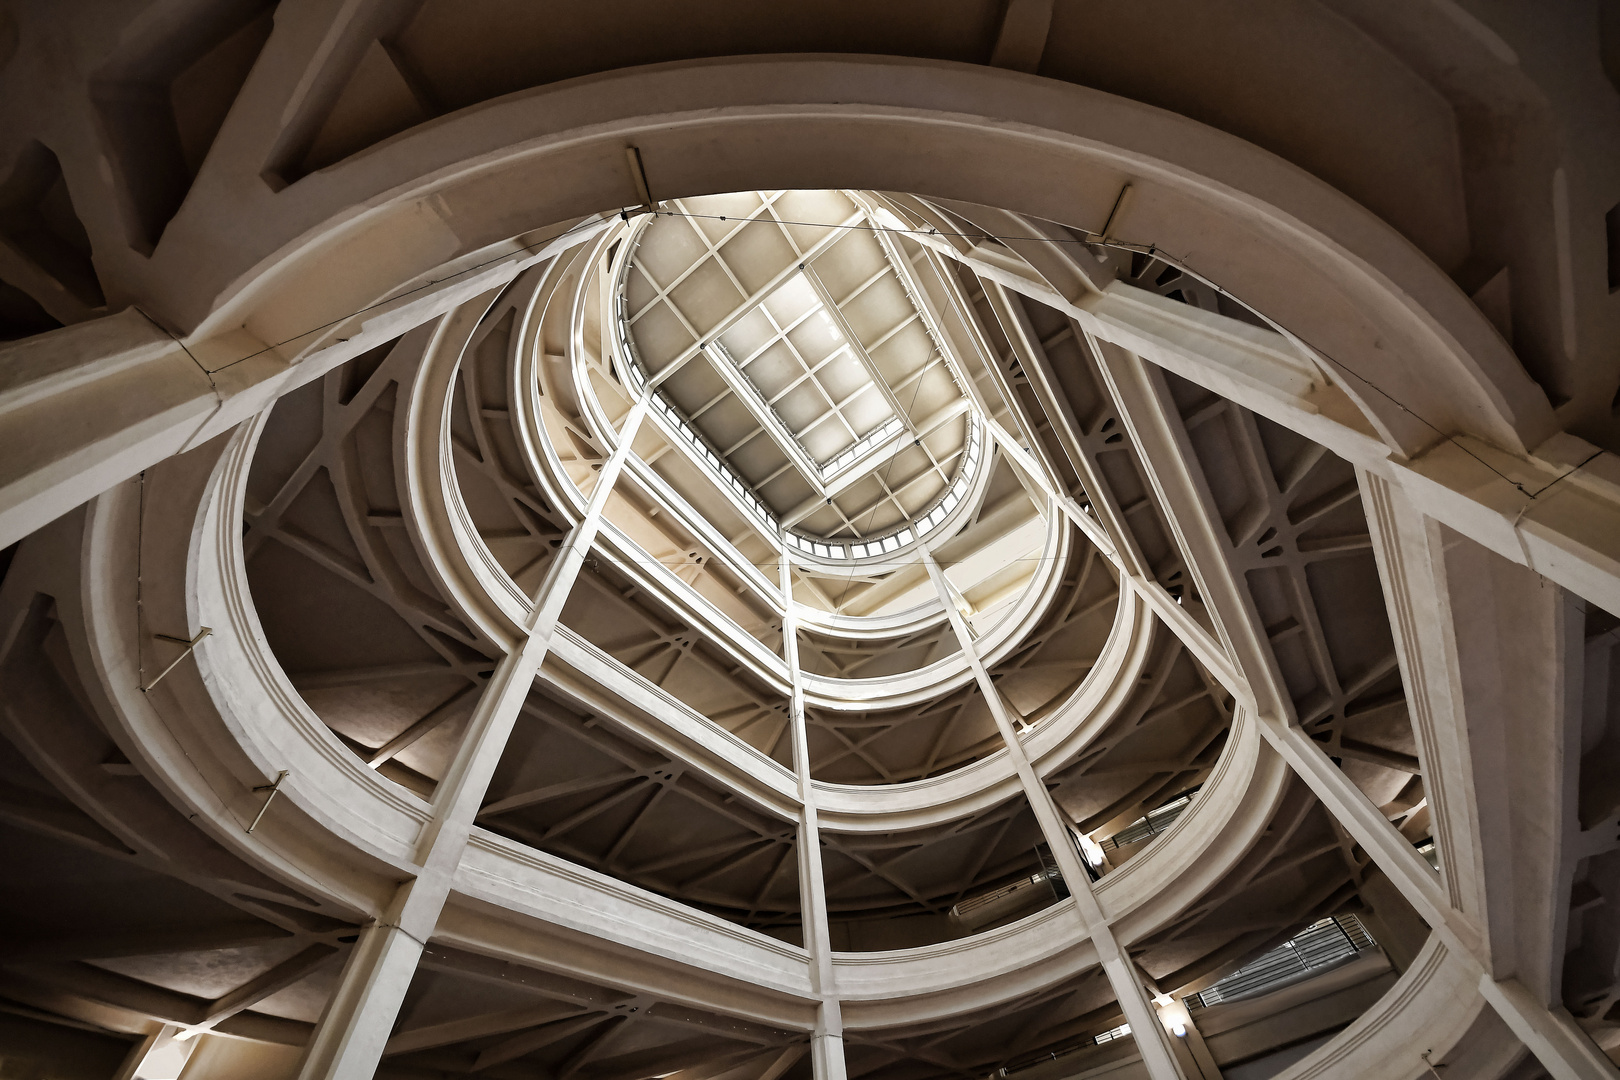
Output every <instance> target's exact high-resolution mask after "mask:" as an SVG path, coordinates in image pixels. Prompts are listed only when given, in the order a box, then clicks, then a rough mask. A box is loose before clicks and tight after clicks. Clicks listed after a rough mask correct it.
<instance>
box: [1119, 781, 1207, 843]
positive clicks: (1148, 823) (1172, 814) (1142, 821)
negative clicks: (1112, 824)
mask: <svg viewBox="0 0 1620 1080" xmlns="http://www.w3.org/2000/svg"><path fill="white" fill-rule="evenodd" d="M1197 793H1198V789H1197V788H1194V789H1193V790H1192V791H1189V792H1187V793H1186V794H1185V795H1182V796H1180V797H1179V798H1175V799H1171V800H1170V801H1169V802H1167V803H1165V804H1164V805H1163V806H1161V807H1159V808H1158V809H1157V810H1150V811H1149V812H1148V814H1147V816H1146V817H1140V818H1137V819H1136V820H1135V821H1133V822H1132V823H1131V824H1129V825H1127V826H1125V828H1123V829H1121V830H1119V832H1117V833H1115V834H1114V835H1113V836H1110V837H1108V838H1107V839H1106V840H1103V841H1102V842H1101V843H1100V844H1099V845H1098V846H1100V847H1104V848H1118V847H1123V846H1125V845H1126V844H1136V843H1140V842H1141V841H1143V840H1150V839H1152V838H1153V837H1155V836H1158V835H1159V834H1160V833H1162V832H1165V831H1166V830H1168V829H1169V828H1170V826H1171V825H1174V824H1175V822H1176V818H1178V817H1180V816H1181V812H1182V811H1183V810H1185V809H1187V807H1188V806H1190V805H1192V800H1193V796H1194V795H1196V794H1197Z"/></svg>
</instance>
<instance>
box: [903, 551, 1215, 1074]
mask: <svg viewBox="0 0 1620 1080" xmlns="http://www.w3.org/2000/svg"><path fill="white" fill-rule="evenodd" d="M921 552H922V556H921V557H922V562H923V565H924V566H925V567H926V568H927V570H928V576H929V578H930V580H932V581H933V583H934V590H935V591H936V592H937V593H938V594H939V602H940V605H941V606H942V607H943V608H944V609H945V614H946V616H947V617H948V618H949V619H950V622H951V629H952V630H954V631H955V632H956V640H957V642H958V643H959V644H960V645H961V647H962V655H963V656H964V657H965V658H966V659H967V662H968V666H969V667H970V668H972V669H973V677H974V679H975V680H976V681H977V682H978V685H979V692H980V693H981V694H983V695H984V699H985V702H986V703H987V704H988V705H989V706H990V715H991V716H992V717H994V719H995V722H996V728H997V730H998V731H1000V732H1001V739H1002V742H1003V743H1004V744H1005V745H1006V747H1007V753H1008V755H1009V757H1011V759H1012V763H1013V768H1014V770H1015V771H1016V772H1017V774H1018V780H1019V783H1020V784H1021V785H1022V786H1023V789H1024V796H1025V798H1027V799H1028V800H1029V805H1030V808H1031V809H1032V810H1033V811H1034V813H1035V820H1036V821H1037V822H1038V823H1039V824H1040V827H1041V835H1042V836H1044V837H1045V838H1046V844H1047V846H1048V847H1049V848H1051V849H1052V855H1053V857H1054V858H1055V859H1056V860H1057V864H1058V869H1059V870H1060V871H1061V872H1062V874H1063V881H1064V883H1065V884H1067V885H1068V887H1069V893H1070V895H1071V896H1073V897H1074V901H1075V910H1076V911H1077V912H1078V913H1079V916H1080V919H1081V921H1082V922H1083V923H1084V924H1085V927H1086V931H1087V933H1088V934H1090V936H1091V941H1092V944H1093V945H1095V946H1096V949H1097V955H1098V957H1099V958H1101V960H1102V965H1103V971H1104V972H1105V973H1106V974H1107V975H1108V982H1109V985H1111V986H1112V987H1113V988H1114V995H1115V997H1117V998H1118V999H1119V1003H1120V1006H1121V1007H1122V1008H1123V1009H1124V1010H1125V1019H1126V1022H1127V1023H1129V1024H1130V1025H1131V1037H1132V1038H1134V1039H1135V1040H1136V1045H1137V1048H1138V1049H1139V1050H1140V1051H1141V1054H1142V1061H1143V1063H1144V1064H1146V1065H1147V1069H1148V1075H1149V1076H1151V1077H1152V1078H1153V1080H1188V1078H1187V1076H1186V1074H1185V1073H1184V1072H1183V1070H1182V1068H1181V1064H1180V1062H1179V1061H1177V1060H1176V1053H1175V1048H1174V1047H1173V1046H1172V1045H1171V1042H1170V1040H1171V1039H1172V1038H1174V1036H1172V1035H1170V1034H1169V1032H1167V1031H1166V1030H1165V1028H1164V1025H1163V1024H1161V1023H1160V1022H1159V1016H1158V1012H1157V1011H1156V1010H1155V1009H1154V1007H1153V1003H1152V1001H1151V1000H1150V999H1149V997H1148V994H1147V991H1146V989H1145V988H1144V987H1143V985H1142V976H1141V973H1140V972H1138V971H1137V970H1136V964H1135V963H1134V962H1133V961H1132V960H1131V957H1130V954H1129V953H1127V952H1126V951H1125V950H1124V949H1122V948H1120V946H1119V942H1118V941H1117V940H1116V939H1115V937H1114V932H1113V930H1112V928H1111V927H1110V926H1109V925H1108V919H1107V916H1105V915H1104V914H1103V910H1102V905H1101V904H1099V903H1098V902H1097V896H1096V894H1095V893H1093V892H1092V890H1091V875H1090V874H1088V873H1086V870H1085V867H1084V865H1083V864H1082V863H1081V861H1080V849H1079V847H1078V846H1077V844H1076V842H1075V839H1074V834H1073V832H1071V831H1070V828H1069V825H1068V823H1067V822H1065V821H1064V820H1063V816H1062V814H1061V813H1060V812H1059V810H1058V807H1057V803H1056V802H1055V801H1054V800H1053V798H1052V794H1051V792H1049V791H1047V790H1046V785H1045V784H1043V783H1042V782H1041V779H1040V777H1039V776H1037V775H1036V773H1035V767H1034V766H1033V765H1032V764H1030V760H1029V755H1028V754H1026V753H1025V752H1024V746H1023V744H1022V743H1021V742H1019V741H1018V732H1017V730H1016V728H1015V726H1014V724H1013V715H1012V709H1011V707H1010V706H1009V705H1008V704H1007V702H1006V700H1005V699H1004V698H1002V696H1001V693H1000V691H998V690H997V689H996V687H995V683H993V682H992V681H991V679H990V673H989V671H988V670H986V668H985V666H984V662H983V661H982V660H981V659H980V658H979V653H978V649H977V648H976V647H975V646H974V642H973V635H972V633H971V632H970V631H969V630H968V625H967V621H966V620H965V619H963V618H962V613H961V611H960V610H958V608H957V606H956V603H955V601H954V599H953V598H952V596H951V591H950V586H949V585H948V584H947V583H946V581H945V572H944V571H943V570H941V569H940V566H939V563H938V561H936V560H935V558H934V555H933V552H931V551H929V550H928V549H927V547H926V546H925V547H923V548H922V549H921Z"/></svg>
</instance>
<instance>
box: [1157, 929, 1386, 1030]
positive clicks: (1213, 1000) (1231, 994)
mask: <svg viewBox="0 0 1620 1080" xmlns="http://www.w3.org/2000/svg"><path fill="white" fill-rule="evenodd" d="M1376 944H1377V942H1375V941H1374V940H1373V939H1372V935H1371V934H1369V933H1367V928H1366V927H1364V926H1362V925H1361V920H1360V919H1358V918H1356V917H1355V916H1354V915H1336V916H1334V917H1333V918H1331V919H1323V920H1322V921H1321V922H1317V923H1313V924H1311V925H1310V926H1308V927H1306V928H1305V930H1303V931H1301V932H1300V933H1299V934H1296V935H1295V936H1294V937H1293V938H1291V939H1289V940H1288V941H1285V942H1283V943H1282V944H1281V945H1279V946H1277V947H1276V948H1275V949H1272V950H1271V951H1270V952H1268V953H1266V954H1264V955H1263V956H1261V957H1260V958H1259V959H1258V960H1255V961H1253V962H1251V963H1248V964H1245V965H1243V966H1242V967H1240V968H1238V969H1237V970H1236V971H1234V972H1232V974H1230V975H1228V976H1227V977H1226V978H1224V979H1222V980H1221V981H1220V982H1218V983H1216V984H1215V985H1214V986H1211V987H1209V988H1208V989H1206V990H1203V991H1202V992H1200V993H1197V994H1192V995H1190V996H1188V997H1185V998H1183V999H1182V1000H1183V1001H1184V1002H1185V1003H1186V1004H1187V1006H1188V1008H1193V1009H1202V1008H1208V1007H1209V1006H1211V1005H1215V1004H1218V1003H1219V1002H1222V1001H1234V1000H1236V999H1238V998H1246V997H1255V996H1257V995H1259V994H1263V993H1267V992H1269V991H1271V990H1274V989H1278V988H1280V987H1281V986H1283V985H1285V984H1287V983H1291V982H1297V981H1299V980H1300V979H1301V978H1302V977H1305V976H1308V975H1310V974H1311V973H1313V972H1318V971H1323V970H1326V969H1327V968H1331V967H1337V966H1338V965H1339V964H1341V963H1343V962H1344V961H1346V960H1349V959H1351V958H1352V957H1354V956H1355V955H1356V954H1357V953H1358V952H1360V951H1361V950H1362V949H1370V948H1372V947H1373V946H1374V945H1376Z"/></svg>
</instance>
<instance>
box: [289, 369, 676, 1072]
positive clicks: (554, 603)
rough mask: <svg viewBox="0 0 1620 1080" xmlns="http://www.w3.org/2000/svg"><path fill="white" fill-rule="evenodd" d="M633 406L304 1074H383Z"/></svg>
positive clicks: (591, 534)
mask: <svg viewBox="0 0 1620 1080" xmlns="http://www.w3.org/2000/svg"><path fill="white" fill-rule="evenodd" d="M648 404H649V395H648V394H646V393H644V394H643V395H642V396H641V398H640V399H639V400H638V401H637V402H636V404H635V405H634V406H632V408H631V410H630V412H629V414H628V415H627V416H626V417H625V420H624V423H623V425H622V426H621V428H620V431H619V444H618V446H617V447H615V448H614V451H613V453H612V454H611V455H610V456H609V457H608V460H607V461H606V462H605V463H604V464H603V466H602V468H601V470H600V471H599V472H598V474H597V479H596V487H595V488H594V489H592V491H591V497H590V501H589V502H588V503H587V505H586V510H585V515H584V517H583V518H581V519H580V522H579V524H578V525H575V526H574V528H573V529H572V530H571V531H570V532H569V534H568V537H567V539H565V540H564V542H563V545H562V547H561V548H560V549H559V550H558V552H557V555H556V557H555V558H553V559H552V562H551V567H550V569H549V570H548V571H547V572H546V576H545V579H544V580H543V581H542V582H541V584H540V589H539V591H538V593H537V594H536V596H535V604H534V610H533V613H532V615H531V616H530V619H529V623H528V626H527V627H526V630H527V634H526V636H525V637H524V639H523V641H522V642H520V643H519V644H518V645H517V646H516V647H515V648H513V650H512V651H511V652H509V653H508V654H507V655H506V656H505V657H504V658H503V659H502V660H501V662H500V664H499V665H498V666H497V667H496V669H495V673H494V675H493V676H491V678H490V681H489V685H488V686H486V687H485V688H484V692H483V694H482V695H481V696H480V697H479V700H478V706H477V708H476V709H475V710H474V712H473V716H472V719H471V721H470V722H469V723H468V725H467V732H466V734H465V735H464V736H463V738H462V741H461V746H460V748H459V749H458V750H457V752H456V756H455V758H454V759H453V760H452V761H451V763H450V767H449V768H448V769H447V770H446V772H445V775H444V777H443V779H441V780H440V781H439V784H438V787H437V788H436V789H435V790H434V795H433V817H432V819H431V820H430V821H429V822H428V825H427V827H426V828H425V829H424V830H423V831H422V835H421V837H420V838H419V839H418V841H417V850H416V861H417V864H418V865H419V866H420V867H421V869H420V871H419V872H418V874H417V876H416V877H414V878H412V879H411V880H410V881H408V882H406V883H405V884H403V885H401V886H400V888H399V891H398V892H397V893H396V894H395V896H394V899H393V901H392V903H390V904H389V906H388V908H387V909H386V910H385V911H384V912H383V914H382V917H381V919H380V920H379V922H378V923H377V924H376V925H374V926H370V927H368V928H366V930H365V931H364V932H362V934H361V937H360V941H359V942H358V943H357V944H356V945H355V948H354V952H353V955H351V956H350V958H349V962H348V964H347V965H346V966H345V967H344V970H343V978H342V980H341V981H340V982H339V984H338V989H337V992H336V993H335V994H334V996H333V998H332V1001H331V1002H330V1003H329V1004H328V1005H327V1009H326V1012H325V1014H324V1015H322V1017H321V1021H320V1023H319V1024H318V1025H317V1026H316V1029H315V1036H314V1038H313V1039H312V1040H311V1042H310V1046H309V1049H308V1050H307V1051H306V1053H305V1056H304V1062H303V1066H302V1068H301V1070H300V1072H299V1080H361V1078H369V1077H370V1076H372V1074H373V1073H375V1072H376V1069H377V1063H378V1062H379V1061H380V1060H381V1059H382V1052H383V1047H384V1045H385V1044H386V1043H387V1041H388V1033H389V1031H390V1030H391V1029H392V1027H393V1024H394V1019H395V1017H396V1016H397V1015H398V1014H399V1008H400V1005H401V1003H402V1002H403V1001H404V998H405V992H406V990H407V989H408V988H409V987H410V984H411V978H412V977H413V976H414V974H415V972H416V962H417V960H418V958H419V957H420V956H421V955H422V950H423V948H424V947H425V946H426V944H427V941H428V938H429V937H430V936H431V935H432V933H433V929H434V927H435V926H436V925H437V924H438V920H439V914H440V912H442V911H443V910H444V904H445V900H446V899H447V898H448V897H449V895H450V887H451V884H452V883H453V882H454V880H455V874H456V869H457V867H458V866H459V865H460V863H461V856H462V853H463V852H464V851H465V850H466V847H467V841H468V838H469V837H470V836H471V834H472V828H473V822H474V819H475V818H476V817H477V816H478V809H479V807H480V806H481V805H482V804H483V801H484V795H485V793H486V792H487V791H488V789H489V782H490V779H491V778H492V777H493V776H494V775H495V767H496V766H497V765H498V764H499V763H500V759H501V755H502V753H504V752H505V749H506V742H507V739H508V738H509V737H510V736H511V734H512V728H513V726H514V725H515V724H516V723H517V718H518V715H519V714H520V713H521V712H522V709H523V703H524V701H525V700H526V699H527V698H528V695H529V689H530V687H532V686H533V684H534V677H535V675H536V674H537V673H538V672H539V670H540V665H541V663H542V662H543V661H544V660H545V657H546V652H547V651H548V650H549V648H550V646H551V639H552V637H553V635H554V634H555V632H556V629H557V620H558V617H559V616H560V615H561V614H562V609H563V605H564V604H565V603H566V602H567V601H568V594H569V592H570V591H571V590H572V589H573V585H574V582H575V580H577V579H578V577H579V571H580V569H581V568H582V567H583V566H584V564H585V558H586V556H587V555H588V554H589V553H590V549H591V546H592V545H593V544H594V543H595V541H596V535H597V533H598V531H599V530H600V528H601V524H602V514H603V512H604V511H605V510H606V508H607V502H608V497H609V496H610V495H611V494H612V492H613V487H614V485H615V484H616V483H617V481H618V478H619V474H620V473H621V472H622V471H623V469H624V463H625V461H626V459H627V458H628V457H629V455H630V452H631V445H632V443H634V441H635V437H636V432H637V431H638V430H639V428H640V426H641V421H642V419H643V418H644V417H645V416H646V415H647V407H648Z"/></svg>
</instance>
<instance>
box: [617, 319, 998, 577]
mask: <svg viewBox="0 0 1620 1080" xmlns="http://www.w3.org/2000/svg"><path fill="white" fill-rule="evenodd" d="M618 307H619V334H618V338H619V346H620V349H621V352H620V356H621V358H622V361H623V362H622V364H621V365H620V366H621V367H622V369H623V373H624V375H625V378H626V380H627V381H628V382H629V383H630V386H631V388H632V389H634V390H637V391H640V390H641V389H642V388H643V387H645V386H646V385H647V378H646V374H645V373H644V372H643V371H642V370H641V361H640V357H639V356H638V354H637V352H636V347H635V344H634V343H633V342H632V341H631V340H630V334H629V330H628V327H629V319H628V318H627V313H628V311H629V302H628V300H627V299H626V297H625V293H624V290H623V288H622V287H621V288H620V290H619V296H618ZM652 406H653V407H654V408H655V409H657V410H658V412H659V414H660V415H661V416H663V417H664V420H665V422H666V423H668V425H669V426H670V428H671V429H672V430H673V431H675V432H676V433H677V434H678V435H680V436H681V439H682V441H683V442H685V443H686V444H687V446H688V447H689V448H690V449H691V450H692V452H693V456H694V457H696V458H697V459H698V460H700V461H703V462H705V463H707V464H708V466H709V468H710V470H711V471H712V472H713V473H714V475H715V476H716V477H717V478H718V479H719V480H720V482H721V484H722V485H723V486H724V487H725V488H727V489H728V490H729V491H731V493H732V494H734V495H735V496H736V497H737V499H738V500H739V501H740V502H741V503H742V505H743V506H744V507H746V508H747V509H748V511H749V512H750V513H751V514H752V515H753V516H754V517H755V518H756V519H757V520H758V521H759V522H760V523H761V524H762V525H764V526H765V527H766V529H768V530H769V531H770V532H772V533H777V532H779V531H780V532H781V534H782V535H783V537H784V539H785V540H786V541H787V543H788V545H789V546H791V547H793V548H796V549H798V550H799V551H802V552H804V553H805V554H807V555H813V556H815V557H816V558H820V559H849V558H855V559H869V558H875V557H878V556H882V555H888V554H891V553H893V552H896V551H899V550H900V549H901V548H903V547H905V546H906V545H907V544H910V543H912V542H913V541H914V540H916V539H917V538H918V537H920V536H926V535H928V534H929V533H930V532H932V531H933V530H934V529H935V528H936V527H938V526H939V525H940V524H941V523H942V522H944V520H945V519H946V518H947V517H949V516H950V514H951V512H952V511H953V510H955V509H956V508H957V506H959V505H960V504H961V502H962V500H963V499H965V498H966V497H967V493H968V489H969V488H970V487H971V486H972V484H973V478H974V477H975V476H976V475H977V474H978V470H979V460H980V456H981V454H982V446H983V440H982V439H981V437H980V434H979V427H980V425H979V424H978V423H976V422H973V421H970V422H969V423H968V444H967V449H966V451H965V461H964V462H963V465H962V468H960V469H958V470H957V473H956V479H955V481H953V482H952V484H951V486H950V488H949V489H948V490H947V491H946V492H945V494H944V496H942V497H941V498H940V499H938V500H937V501H936V502H935V503H934V505H933V506H932V507H931V508H930V509H929V511H928V512H927V513H926V514H924V515H923V516H922V518H921V519H919V520H917V521H915V522H911V523H909V524H907V525H905V526H903V527H902V528H900V529H898V530H896V531H895V532H893V533H890V534H889V535H888V536H882V537H876V538H873V539H869V540H866V541H863V542H862V543H859V544H853V543H852V544H844V543H834V542H830V541H827V540H818V539H816V538H815V537H810V536H801V535H799V534H798V533H795V532H792V531H787V530H781V524H780V522H779V521H778V520H777V518H776V515H775V514H773V513H772V512H771V510H770V508H769V507H767V506H766V505H765V503H764V502H763V501H762V500H761V499H760V498H759V496H758V495H756V494H754V489H753V488H751V487H750V486H749V485H748V484H747V482H746V481H744V480H743V479H742V478H741V477H740V476H738V475H737V474H736V473H735V472H734V471H732V469H731V466H729V465H728V464H726V461H725V459H724V458H722V457H721V456H720V455H719V454H717V453H716V452H715V451H714V449H713V447H711V446H709V444H708V441H707V440H705V439H704V438H703V436H702V435H700V434H698V432H697V429H696V428H694V427H693V426H692V425H691V424H690V423H688V422H687V420H686V418H685V417H684V416H682V415H681V413H680V410H678V409H676V408H675V406H674V405H672V404H671V403H670V402H669V400H668V399H666V398H665V397H664V395H663V394H660V393H657V392H654V394H653V396H652ZM891 423H894V424H899V420H898V418H895V419H894V420H892V421H891ZM885 426H887V425H885ZM878 430H879V431H881V430H883V429H882V428H880V429H878ZM871 434H872V435H876V434H877V431H874V432H872V433H871ZM869 437H870V436H869ZM862 441H863V442H864V440H862ZM859 445H860V444H859V443H857V444H856V447H851V449H856V448H858V447H859ZM869 448H870V447H868V449H869ZM845 453H848V451H845ZM841 458H842V455H840V458H835V459H834V462H837V461H839V460H840V459H841ZM831 464H832V463H829V467H831ZM840 467H842V466H840Z"/></svg>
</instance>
